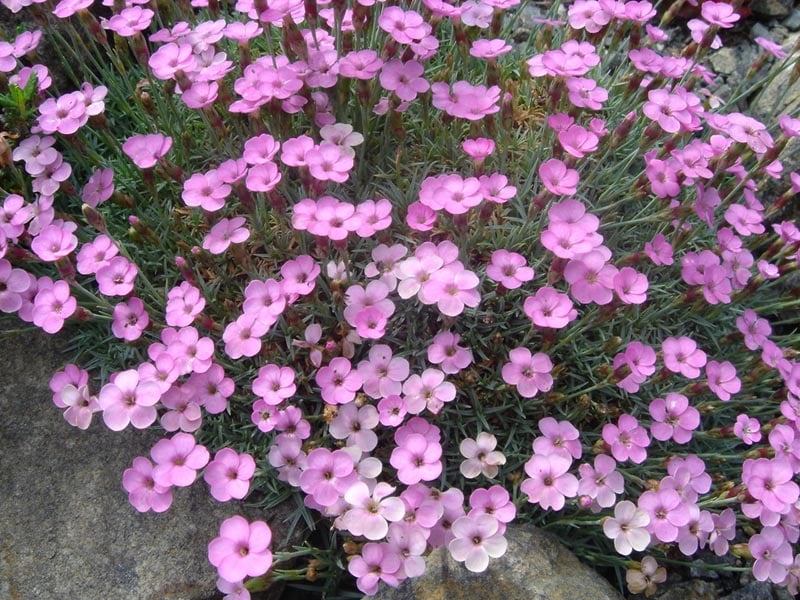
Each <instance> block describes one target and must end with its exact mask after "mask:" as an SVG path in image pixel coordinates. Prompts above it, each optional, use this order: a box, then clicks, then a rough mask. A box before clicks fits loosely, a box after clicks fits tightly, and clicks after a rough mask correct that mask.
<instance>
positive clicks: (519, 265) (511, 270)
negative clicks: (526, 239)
mask: <svg viewBox="0 0 800 600" xmlns="http://www.w3.org/2000/svg"><path fill="white" fill-rule="evenodd" d="M486 275H487V276H489V277H490V278H492V279H493V280H494V281H497V282H498V283H500V285H502V286H503V287H505V288H506V289H509V290H513V289H516V288H518V287H520V286H521V285H522V284H523V283H525V282H526V281H530V280H531V279H533V276H534V273H533V269H531V268H530V267H529V266H527V261H526V260H525V257H524V256H522V255H521V254H518V253H516V252H509V251H508V250H495V251H494V252H492V261H491V263H490V264H489V265H488V266H487V267H486Z"/></svg>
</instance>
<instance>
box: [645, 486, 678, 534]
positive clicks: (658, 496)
mask: <svg viewBox="0 0 800 600" xmlns="http://www.w3.org/2000/svg"><path fill="white" fill-rule="evenodd" d="M639 508H640V509H642V510H644V511H645V512H646V513H647V514H648V516H649V517H650V525H649V526H648V531H650V533H652V534H653V535H655V536H656V538H658V540H659V541H661V542H664V543H665V544H667V543H669V542H674V541H675V540H677V539H678V532H679V528H681V527H683V526H684V525H687V524H688V523H689V519H690V514H689V509H688V508H687V507H686V505H685V504H684V502H683V500H682V499H681V497H680V495H679V494H678V492H676V491H675V490H670V489H660V490H658V491H656V492H653V491H649V492H645V493H644V494H642V495H641V496H640V497H639Z"/></svg>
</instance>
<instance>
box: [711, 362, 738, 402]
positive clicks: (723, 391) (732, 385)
mask: <svg viewBox="0 0 800 600" xmlns="http://www.w3.org/2000/svg"><path fill="white" fill-rule="evenodd" d="M706 377H707V378H708V387H709V388H711V391H712V392H714V393H715V394H716V395H717V397H718V398H719V399H720V400H722V401H723V402H727V401H728V400H730V399H731V396H732V395H733V394H736V393H738V392H739V391H740V390H741V389H742V382H741V380H740V379H739V378H738V377H737V376H736V367H734V366H733V365H732V364H731V363H730V362H728V361H727V360H726V361H725V362H722V363H719V362H717V361H715V360H710V361H708V364H707V365H706Z"/></svg>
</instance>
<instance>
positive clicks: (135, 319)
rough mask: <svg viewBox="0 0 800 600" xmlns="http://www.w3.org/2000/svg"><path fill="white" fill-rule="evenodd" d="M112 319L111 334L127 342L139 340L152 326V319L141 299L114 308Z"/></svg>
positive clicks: (130, 300) (131, 300) (134, 299)
mask: <svg viewBox="0 0 800 600" xmlns="http://www.w3.org/2000/svg"><path fill="white" fill-rule="evenodd" d="M111 318H112V321H111V333H113V334H114V336H115V337H117V338H119V339H122V340H125V341H126V342H132V341H134V340H138V339H139V338H140V337H142V333H143V332H144V330H145V329H147V326H148V325H149V324H150V317H149V316H148V314H147V311H146V310H145V308H144V303H143V302H142V301H141V300H140V299H139V298H130V299H129V300H128V301H127V302H120V303H119V304H117V305H116V306H114V312H113V313H112V315H111Z"/></svg>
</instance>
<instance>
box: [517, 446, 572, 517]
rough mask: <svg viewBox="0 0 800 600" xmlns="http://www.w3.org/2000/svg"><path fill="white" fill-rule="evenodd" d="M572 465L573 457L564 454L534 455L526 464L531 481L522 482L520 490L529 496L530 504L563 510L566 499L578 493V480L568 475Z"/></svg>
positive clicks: (545, 508)
mask: <svg viewBox="0 0 800 600" xmlns="http://www.w3.org/2000/svg"><path fill="white" fill-rule="evenodd" d="M571 465H572V457H568V456H565V455H564V454H560V453H554V454H548V455H546V456H543V455H541V454H534V455H533V456H532V457H531V458H530V460H529V461H528V462H526V463H525V472H526V473H527V474H528V477H529V479H526V480H524V481H523V482H522V485H520V490H521V491H522V492H523V493H525V494H527V495H528V502H530V503H532V504H539V506H541V507H542V508H543V509H544V510H547V509H550V508H552V509H553V510H556V511H558V510H561V509H562V508H564V501H565V499H566V498H574V497H575V496H576V495H577V493H578V480H577V479H576V477H575V476H574V475H573V474H571V473H567V471H568V470H569V468H570V466H571Z"/></svg>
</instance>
